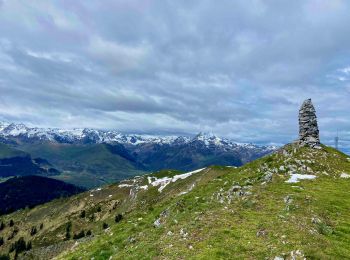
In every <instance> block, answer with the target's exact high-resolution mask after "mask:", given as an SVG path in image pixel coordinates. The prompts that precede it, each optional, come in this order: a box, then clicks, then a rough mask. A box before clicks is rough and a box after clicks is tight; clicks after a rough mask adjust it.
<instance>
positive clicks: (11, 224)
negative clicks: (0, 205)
mask: <svg viewBox="0 0 350 260" xmlns="http://www.w3.org/2000/svg"><path fill="white" fill-rule="evenodd" d="M14 224H15V222H13V220H12V219H11V220H10V223H9V226H10V227H13V226H14Z"/></svg>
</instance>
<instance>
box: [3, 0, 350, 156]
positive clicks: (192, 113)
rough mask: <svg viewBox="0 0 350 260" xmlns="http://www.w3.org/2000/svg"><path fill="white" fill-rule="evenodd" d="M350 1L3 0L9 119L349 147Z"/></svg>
mask: <svg viewBox="0 0 350 260" xmlns="http://www.w3.org/2000/svg"><path fill="white" fill-rule="evenodd" d="M349 13H350V2H349V1H345V0H344V1H342V0H329V1H327V0H293V1H289V0H288V1H280V0H275V1H273V0H271V1H269V0H265V1H263V0H242V1H240V0H236V1H231V0H221V1H208V0H200V1H199V0H198V1H194V0H177V1H170V0H158V1H156V0H138V1H134V0H104V1H93V0H91V1H85V0H75V1H71V0H62V1H39V0H37V1H24V0H22V1H19V0H0V120H3V121H8V122H22V123H25V124H28V125H30V126H41V127H62V128H73V127H92V128H99V129H115V130H119V131H121V132H129V133H154V134H195V133H198V132H212V133H215V134H217V135H219V136H222V137H227V138H230V139H233V140H236V141H240V142H253V143H265V144H283V143H288V142H291V141H293V140H295V139H296V138H297V135H298V124H297V118H298V110H299V107H300V105H301V103H302V102H303V100H304V99H306V98H312V100H313V103H314V105H315V107H316V111H317V116H318V120H319V127H320V133H321V141H322V142H324V143H326V144H333V140H334V137H335V135H336V132H337V130H338V133H339V138H340V145H341V147H342V148H343V149H350V115H349V109H350V26H349V24H350V15H349Z"/></svg>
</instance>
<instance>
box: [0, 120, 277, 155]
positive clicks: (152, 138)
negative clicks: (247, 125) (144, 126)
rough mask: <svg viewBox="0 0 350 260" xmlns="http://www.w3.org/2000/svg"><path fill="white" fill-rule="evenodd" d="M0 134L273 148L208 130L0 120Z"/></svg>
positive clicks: (62, 139) (63, 139) (62, 140)
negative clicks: (131, 130) (185, 132)
mask: <svg viewBox="0 0 350 260" xmlns="http://www.w3.org/2000/svg"><path fill="white" fill-rule="evenodd" d="M0 137H2V138H28V139H29V140H39V141H53V142H58V143H121V144H126V145H138V144H144V143H154V144H160V145H162V144H172V145H176V144H184V143H191V142H193V141H202V142H204V143H205V144H206V145H207V146H209V145H213V144H216V145H221V146H228V147H235V146H242V147H264V148H266V149H267V150H275V149H276V148H277V147H276V146H273V145H261V146H258V145H254V144H252V143H238V142H234V141H232V140H230V139H227V138H220V137H218V136H216V135H214V134H212V133H202V132H201V133H198V134H197V135H194V136H193V137H189V136H182V135H150V134H123V133H121V132H118V131H116V130H97V129H93V128H73V129H60V128H39V127H27V126H26V125H25V124H22V123H20V124H15V123H8V122H4V121H3V122H0Z"/></svg>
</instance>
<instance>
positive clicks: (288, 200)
mask: <svg viewBox="0 0 350 260" xmlns="http://www.w3.org/2000/svg"><path fill="white" fill-rule="evenodd" d="M283 200H284V203H286V204H287V205H289V204H291V203H292V202H293V199H292V197H291V196H290V195H287V196H286V197H284V199H283Z"/></svg>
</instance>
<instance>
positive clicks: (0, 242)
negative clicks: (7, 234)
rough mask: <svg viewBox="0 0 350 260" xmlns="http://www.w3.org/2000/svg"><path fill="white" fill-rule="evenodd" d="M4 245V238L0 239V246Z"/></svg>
mask: <svg viewBox="0 0 350 260" xmlns="http://www.w3.org/2000/svg"><path fill="white" fill-rule="evenodd" d="M3 244H4V238H2V237H0V246H2V245H3Z"/></svg>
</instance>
